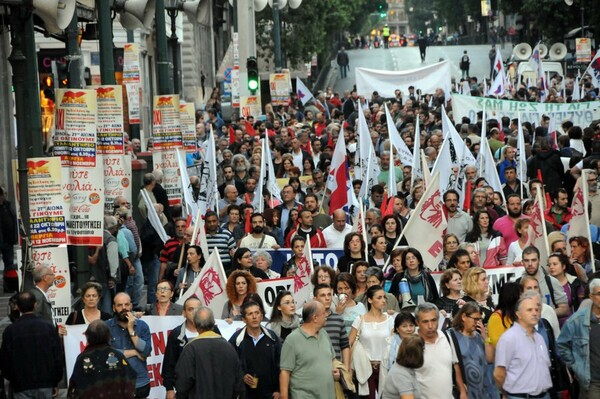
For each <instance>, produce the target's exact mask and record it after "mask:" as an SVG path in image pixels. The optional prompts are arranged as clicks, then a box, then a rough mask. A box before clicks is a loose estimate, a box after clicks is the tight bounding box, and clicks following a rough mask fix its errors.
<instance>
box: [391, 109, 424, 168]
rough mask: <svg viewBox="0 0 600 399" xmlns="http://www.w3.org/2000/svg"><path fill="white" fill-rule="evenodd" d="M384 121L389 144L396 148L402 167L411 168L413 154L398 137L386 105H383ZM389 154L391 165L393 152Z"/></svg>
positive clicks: (398, 134)
mask: <svg viewBox="0 0 600 399" xmlns="http://www.w3.org/2000/svg"><path fill="white" fill-rule="evenodd" d="M417 119H418V118H417ZM385 120H386V121H387V128H388V134H389V137H390V143H392V144H393V145H394V147H395V148H396V151H398V157H400V162H401V163H402V165H408V166H413V154H412V153H411V152H410V150H409V149H408V146H407V145H406V143H405V142H404V140H402V137H400V133H398V129H396V125H395V124H394V120H393V119H392V115H391V114H390V110H389V109H388V107H387V104H385ZM417 123H418V121H417ZM390 153H391V155H390V160H391V163H392V165H393V161H394V158H395V157H394V156H393V151H390Z"/></svg>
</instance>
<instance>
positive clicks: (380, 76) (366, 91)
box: [355, 60, 452, 98]
mask: <svg viewBox="0 0 600 399" xmlns="http://www.w3.org/2000/svg"><path fill="white" fill-rule="evenodd" d="M355 71H356V89H357V90H358V94H359V95H360V96H365V97H367V98H370V97H371V94H373V92H374V91H377V92H378V93H379V95H380V96H381V97H390V98H393V97H394V96H395V94H394V91H395V90H396V89H399V90H400V91H402V93H404V94H408V87H409V86H414V87H416V88H417V89H420V90H421V91H422V92H423V93H433V92H435V89H439V88H441V89H443V90H444V91H445V92H446V93H449V92H450V88H451V79H450V78H451V76H452V74H451V71H450V62H449V61H447V60H446V61H442V62H438V63H436V64H433V65H429V66H426V67H423V68H417V69H411V70H409V71H384V70H378V69H367V68H356V69H355Z"/></svg>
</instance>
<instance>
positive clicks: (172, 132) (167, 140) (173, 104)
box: [152, 94, 183, 150]
mask: <svg viewBox="0 0 600 399" xmlns="http://www.w3.org/2000/svg"><path fill="white" fill-rule="evenodd" d="M152 138H153V146H154V149H155V150H168V149H173V148H180V147H182V146H183V141H182V139H181V126H180V115H179V95H177V94H169V95H164V96H154V108H153V110H152Z"/></svg>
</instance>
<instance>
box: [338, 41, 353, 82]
mask: <svg viewBox="0 0 600 399" xmlns="http://www.w3.org/2000/svg"><path fill="white" fill-rule="evenodd" d="M337 64H338V66H339V67H340V75H341V77H342V79H346V76H347V72H348V66H349V64H350V59H349V58H348V53H346V51H345V49H344V47H342V48H341V49H340V51H339V52H338V54H337Z"/></svg>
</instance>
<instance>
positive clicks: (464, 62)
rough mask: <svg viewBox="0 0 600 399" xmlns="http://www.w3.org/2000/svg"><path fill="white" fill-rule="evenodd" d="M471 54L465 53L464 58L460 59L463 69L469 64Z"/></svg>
mask: <svg viewBox="0 0 600 399" xmlns="http://www.w3.org/2000/svg"><path fill="white" fill-rule="evenodd" d="M469 61H470V60H469V56H468V55H466V54H465V55H463V56H462V58H461V59H460V67H461V69H465V68H467V67H468V66H469V63H470V62H469Z"/></svg>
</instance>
